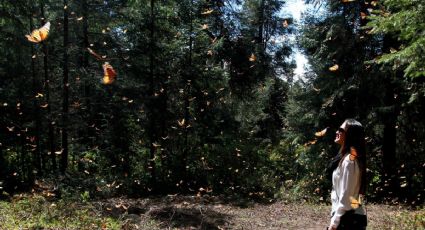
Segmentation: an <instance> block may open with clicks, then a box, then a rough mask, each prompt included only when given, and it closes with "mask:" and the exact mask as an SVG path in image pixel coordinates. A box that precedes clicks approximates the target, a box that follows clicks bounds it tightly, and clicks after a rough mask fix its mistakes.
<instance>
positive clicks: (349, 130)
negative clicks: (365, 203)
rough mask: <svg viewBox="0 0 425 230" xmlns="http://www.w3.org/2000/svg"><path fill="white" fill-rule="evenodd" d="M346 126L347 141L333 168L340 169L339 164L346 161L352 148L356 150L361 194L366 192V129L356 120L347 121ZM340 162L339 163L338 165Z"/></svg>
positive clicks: (334, 160)
mask: <svg viewBox="0 0 425 230" xmlns="http://www.w3.org/2000/svg"><path fill="white" fill-rule="evenodd" d="M344 123H345V124H346V126H345V127H346V130H345V140H344V144H343V145H342V146H341V149H340V150H339V154H338V156H336V157H335V158H334V159H333V160H332V162H331V165H332V166H331V167H332V168H333V169H332V170H334V169H335V168H336V167H338V164H339V163H341V161H342V160H343V159H344V157H345V156H346V155H347V154H350V151H351V148H354V149H355V150H356V152H357V162H358V163H359V168H360V175H361V182H360V194H365V192H366V184H367V181H366V143H365V133H364V128H363V126H362V124H361V123H360V122H358V121H357V120H354V119H347V120H345V121H344ZM337 162H338V163H337Z"/></svg>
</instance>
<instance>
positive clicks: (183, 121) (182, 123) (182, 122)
mask: <svg viewBox="0 0 425 230" xmlns="http://www.w3.org/2000/svg"><path fill="white" fill-rule="evenodd" d="M177 123H179V126H184V123H185V120H184V118H183V119H182V120H181V121H179V120H177Z"/></svg>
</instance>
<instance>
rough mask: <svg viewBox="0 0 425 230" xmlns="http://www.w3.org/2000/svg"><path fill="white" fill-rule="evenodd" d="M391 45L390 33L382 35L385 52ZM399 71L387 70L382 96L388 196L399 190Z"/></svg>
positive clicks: (385, 172)
mask: <svg viewBox="0 0 425 230" xmlns="http://www.w3.org/2000/svg"><path fill="white" fill-rule="evenodd" d="M392 47H398V44H397V41H396V40H395V39H394V38H392V37H391V36H390V35H387V36H385V37H384V41H383V49H384V51H385V52H389V50H390V49H391V48H392ZM399 75H400V73H398V72H397V71H395V72H394V71H391V70H389V71H388V73H387V75H386V78H387V79H385V81H384V82H385V86H386V87H385V88H386V91H385V96H384V106H385V107H386V108H389V109H387V110H388V111H386V112H385V114H384V116H383V124H384V137H383V138H384V140H383V146H382V152H383V159H382V162H383V169H384V177H383V179H384V181H383V183H384V186H387V187H388V189H385V191H387V192H388V193H389V194H388V195H390V196H398V195H399V194H398V191H399V180H398V177H397V175H396V172H397V171H396V168H397V167H398V165H397V163H396V162H397V161H396V147H397V143H396V141H397V130H396V124H397V116H398V113H399V112H398V105H397V101H396V96H395V95H396V91H397V89H396V85H395V81H396V80H397V78H401V77H402V75H401V76H399Z"/></svg>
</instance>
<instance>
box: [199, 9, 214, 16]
mask: <svg viewBox="0 0 425 230" xmlns="http://www.w3.org/2000/svg"><path fill="white" fill-rule="evenodd" d="M212 12H214V10H212V9H208V10H206V11H204V12H202V13H201V14H202V15H209V14H211V13H212Z"/></svg>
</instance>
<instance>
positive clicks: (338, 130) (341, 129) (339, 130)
mask: <svg viewBox="0 0 425 230" xmlns="http://www.w3.org/2000/svg"><path fill="white" fill-rule="evenodd" d="M336 131H337V132H340V133H344V132H345V130H344V129H343V128H338V129H337V130H336Z"/></svg>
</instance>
